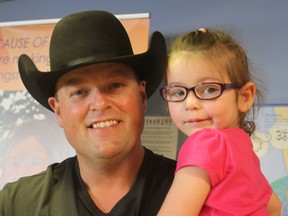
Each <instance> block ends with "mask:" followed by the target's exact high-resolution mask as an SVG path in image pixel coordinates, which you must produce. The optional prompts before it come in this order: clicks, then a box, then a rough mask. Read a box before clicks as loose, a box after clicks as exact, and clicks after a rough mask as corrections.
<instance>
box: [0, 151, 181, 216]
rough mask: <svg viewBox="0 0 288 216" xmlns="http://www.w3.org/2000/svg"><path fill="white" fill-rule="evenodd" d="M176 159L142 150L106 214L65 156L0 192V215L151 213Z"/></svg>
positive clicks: (168, 182)
mask: <svg viewBox="0 0 288 216" xmlns="http://www.w3.org/2000/svg"><path fill="white" fill-rule="evenodd" d="M175 166H176V162H175V161H174V160H170V159H168V158H165V157H163V156H160V155H156V154H154V153H152V152H151V151H150V150H148V149H146V150H145V157H144V160H143V163H142V165H141V168H140V170H139V173H138V176H137V178H136V180H135V182H134V184H133V186H132V187H131V189H130V191H129V192H128V193H127V194H126V195H125V196H124V197H123V198H122V199H121V200H119V202H118V203H117V204H116V205H115V206H114V207H113V209H112V210H111V211H110V212H109V213H107V214H105V213H103V212H101V211H100V210H99V209H98V208H97V206H96V205H95V204H94V202H93V201H92V199H91V197H90V196H89V194H88V192H87V190H86V189H85V187H84V184H83V181H82V179H81V177H80V174H79V168H78V164H77V158H76V157H73V158H68V159H67V160H65V161H63V162H62V163H59V164H53V165H51V166H49V167H48V169H47V170H46V171H45V172H43V173H40V174H38V175H35V176H31V177H24V178H21V179H20V180H19V181H17V182H16V183H11V184H7V185H6V186H5V187H4V189H3V190H1V191H0V215H1V216H24V215H25V216H42V215H43V216H44V215H45V216H46V215H51V216H66V215H67V216H74V215H75V216H76V215H77V216H78V215H79V216H90V215H94V216H134V215H135V216H136V215H137V216H140V215H141V216H154V215H156V214H157V212H158V211H159V209H160V207H161V205H162V202H163V201H164V198H165V196H166V194H167V192H168V190H169V188H170V186H171V183H172V180H173V177H174V171H175Z"/></svg>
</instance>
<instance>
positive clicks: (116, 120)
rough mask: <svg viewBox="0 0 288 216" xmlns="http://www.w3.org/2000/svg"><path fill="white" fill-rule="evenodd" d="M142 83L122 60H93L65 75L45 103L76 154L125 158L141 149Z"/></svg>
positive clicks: (143, 96)
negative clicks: (120, 62) (94, 61)
mask: <svg viewBox="0 0 288 216" xmlns="http://www.w3.org/2000/svg"><path fill="white" fill-rule="evenodd" d="M146 101H147V98H146V93H145V82H144V81H141V82H138V81H137V79H136V77H135V75H134V72H133V70H132V68H130V67H129V66H126V65H124V64H119V63H110V64H98V65H91V66H87V67H83V68H79V69H76V70H74V71H71V72H69V73H67V74H65V75H63V76H62V77H61V78H60V79H59V81H58V83H57V99H56V98H55V97H52V98H49V104H50V105H51V107H52V108H53V110H54V111H55V114H56V115H57V118H58V122H59V124H60V126H61V127H63V128H64V131H65V134H66V137H67V139H68V141H69V142H70V143H71V145H72V146H73V147H74V149H75V150H76V152H77V156H78V158H83V159H88V160H99V159H101V160H103V159H104V160H105V159H112V158H117V157H126V156H127V155H128V154H129V153H130V152H132V150H133V149H135V148H141V146H140V137H141V133H142V130H143V127H144V112H145V109H146Z"/></svg>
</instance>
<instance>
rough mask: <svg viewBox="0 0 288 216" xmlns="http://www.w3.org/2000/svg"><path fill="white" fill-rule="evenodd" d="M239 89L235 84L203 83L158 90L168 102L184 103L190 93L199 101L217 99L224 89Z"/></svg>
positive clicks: (166, 87)
mask: <svg viewBox="0 0 288 216" xmlns="http://www.w3.org/2000/svg"><path fill="white" fill-rule="evenodd" d="M239 88H241V87H240V86H238V85H235V84H227V83H218V82H205V83H200V84H198V85H196V86H194V87H191V88H187V87H184V86H180V85H167V86H164V87H163V88H160V95H161V96H162V97H163V99H164V100H166V101H168V102H181V101H184V100H185V99H186V97H187V95H188V93H189V92H190V91H192V92H193V93H194V95H195V96H196V97H197V98H198V99H200V100H212V99H215V98H218V97H220V96H221V95H222V93H223V92H224V91H225V90H226V89H239Z"/></svg>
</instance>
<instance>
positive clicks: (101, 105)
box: [89, 89, 109, 111]
mask: <svg viewBox="0 0 288 216" xmlns="http://www.w3.org/2000/svg"><path fill="white" fill-rule="evenodd" d="M89 100H90V110H92V111H102V110H104V109H106V108H107V106H108V101H109V100H108V97H107V95H106V94H105V92H103V91H100V90H98V89H97V90H93V91H92V92H91V93H90V96H89Z"/></svg>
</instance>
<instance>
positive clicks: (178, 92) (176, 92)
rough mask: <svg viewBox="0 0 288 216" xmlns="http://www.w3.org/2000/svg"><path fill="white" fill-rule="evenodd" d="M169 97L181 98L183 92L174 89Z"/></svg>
mask: <svg viewBox="0 0 288 216" xmlns="http://www.w3.org/2000/svg"><path fill="white" fill-rule="evenodd" d="M171 95H173V96H174V97H182V96H183V95H185V91H183V90H182V89H179V88H178V89H174V90H173V91H172V92H171Z"/></svg>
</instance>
